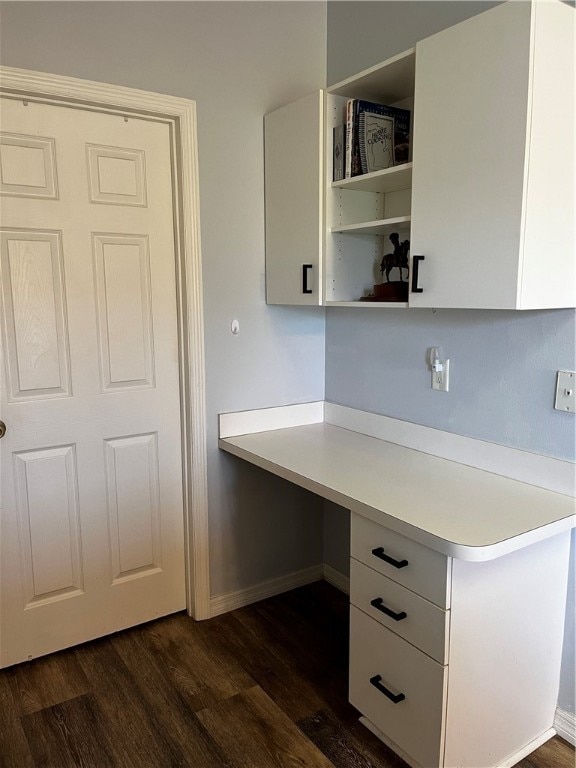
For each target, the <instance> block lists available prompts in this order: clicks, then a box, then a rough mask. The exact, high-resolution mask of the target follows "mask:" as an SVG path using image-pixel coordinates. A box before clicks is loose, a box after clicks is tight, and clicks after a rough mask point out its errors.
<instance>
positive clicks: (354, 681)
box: [350, 606, 448, 768]
mask: <svg viewBox="0 0 576 768" xmlns="http://www.w3.org/2000/svg"><path fill="white" fill-rule="evenodd" d="M447 670H448V667H443V666H442V665H441V664H438V663H437V662H435V661H433V660H432V659H431V658H429V657H428V656H426V655H425V654H423V653H422V652H421V651H419V650H417V649H416V648H414V646H412V645H410V644H409V643H407V642H406V641H405V640H402V639H401V638H400V637H398V636H397V635H395V634H394V633H393V632H390V631H389V630H387V629H386V628H385V627H383V626H381V625H380V624H378V623H377V622H375V621H374V620H373V619H371V618H370V617H369V616H366V615H365V614H364V613H362V612H361V611H359V610H358V609H357V608H355V607H354V606H351V608H350V702H351V703H352V704H353V705H354V706H355V707H356V708H357V709H359V710H360V712H361V713H362V714H363V715H364V716H365V717H367V718H368V720H370V721H371V722H372V723H374V725H375V726H376V727H377V728H379V729H380V730H381V731H382V733H384V734H385V735H386V736H387V737H388V738H389V739H391V740H392V741H393V742H394V743H395V744H397V745H398V746H399V747H400V749H402V750H404V751H405V752H406V753H407V754H408V755H409V756H410V757H412V758H413V759H414V760H415V761H416V762H417V763H419V764H420V765H422V766H426V768H437V767H438V766H439V765H440V760H441V755H442V752H443V743H444V709H445V707H444V701H445V689H446V684H447ZM386 691H388V695H387V693H386ZM401 694H402V695H403V696H404V698H403V699H402V700H400V701H393V700H392V699H391V698H389V696H396V697H399V696H400V695H401Z"/></svg>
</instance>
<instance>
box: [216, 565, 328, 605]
mask: <svg viewBox="0 0 576 768" xmlns="http://www.w3.org/2000/svg"><path fill="white" fill-rule="evenodd" d="M322 577H323V566H322V565H313V566H312V567H311V568H304V569H303V570H301V571H294V572H293V573H288V574H286V576H279V577H278V578H276V579H269V580H268V581H263V582H261V583H260V584H256V585H255V586H253V587H248V588H247V589H239V590H237V591H236V592H226V593H225V594H223V595H216V596H215V597H212V598H211V599H210V615H211V616H212V617H214V616H219V615H220V614H221V613H227V612H228V611H234V610H235V609H236V608H243V607H244V606H245V605H250V604H251V603H256V602H258V600H265V599H266V598H267V597H274V595H280V594H282V592H288V591H289V590H291V589H296V587H303V586H305V585H306V584H312V582H313V581H320V579H322Z"/></svg>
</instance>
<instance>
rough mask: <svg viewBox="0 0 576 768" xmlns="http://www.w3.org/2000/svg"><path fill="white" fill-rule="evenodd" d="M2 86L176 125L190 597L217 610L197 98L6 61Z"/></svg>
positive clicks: (191, 607) (202, 610) (199, 614)
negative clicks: (209, 483)
mask: <svg viewBox="0 0 576 768" xmlns="http://www.w3.org/2000/svg"><path fill="white" fill-rule="evenodd" d="M0 94H3V95H5V96H9V97H16V98H21V99H28V100H30V101H38V102H44V103H49V104H60V105H66V106H72V107H77V108H81V109H87V110H95V111H99V112H107V113H112V114H114V113H120V114H126V115H131V116H132V117H140V118H143V119H148V120H155V121H160V122H163V123H166V124H168V126H169V127H170V137H171V152H172V170H173V190H174V235H175V243H174V245H175V252H176V282H177V285H176V294H177V307H178V335H179V363H180V407H181V417H182V418H181V421H182V474H183V486H184V487H183V506H184V536H185V542H184V544H185V546H184V549H185V553H186V605H187V611H188V614H189V615H190V616H192V617H194V618H195V619H207V618H209V617H210V583H209V561H208V552H209V550H208V498H207V468H206V409H205V372H204V321H203V308H202V265H201V251H200V215H199V186H198V153H197V140H196V104H195V102H193V101H190V100H189V99H182V98H178V97H175V96H166V95H164V94H158V93H150V92H148V91H141V90H136V89H133V88H126V87H123V86H117V85H109V84H106V83H98V82H94V81H91V80H80V79H78V78H74V77H64V76H61V75H53V74H48V73H44V72H34V71H31V70H26V69H16V68H13V67H4V66H0Z"/></svg>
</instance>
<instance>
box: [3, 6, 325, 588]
mask: <svg viewBox="0 0 576 768" xmlns="http://www.w3.org/2000/svg"><path fill="white" fill-rule="evenodd" d="M1 16H2V29H1V34H2V38H1V48H0V51H1V57H2V63H3V64H5V65H8V66H13V67H21V68H25V69H33V70H40V71H46V72H54V73H58V74H63V75H69V76H72V77H81V78H85V79H90V80H98V81H102V82H108V83H115V84H119V85H125V86H131V87H135V88H142V89H145V90H149V91H157V92H160V93H168V94H172V95H175V96H181V97H186V98H190V99H194V100H195V101H196V104H197V108H198V138H199V158H200V199H201V227H202V257H203V269H204V307H205V322H206V364H207V381H206V383H207V419H208V462H209V465H208V475H209V512H210V554H211V572H212V585H211V587H212V594H214V595H216V594H220V593H223V592H227V591H232V590H236V589H240V588H242V587H245V586H250V585H252V584H255V583H257V582H259V581H261V580H264V579H267V578H272V577H275V576H278V575H281V574H284V573H286V572H289V571H291V570H295V569H299V568H304V567H308V566H310V565H313V564H317V563H319V562H321V559H322V509H321V505H320V503H319V502H318V500H317V499H316V498H315V497H313V496H310V495H308V494H306V493H305V492H304V491H301V490H299V489H297V488H295V487H293V486H291V485H289V484H287V483H283V482H281V481H279V480H276V479H275V478H274V477H272V476H271V475H268V474H267V473H265V472H261V471H259V470H257V469H255V468H251V467H249V466H248V465H245V464H244V463H243V462H241V461H240V460H236V459H234V458H233V457H230V456H227V455H226V456H225V455H220V453H219V452H218V448H217V445H216V438H217V434H216V430H217V414H218V413H219V412H222V411H235V410H243V409H250V408H261V407H266V406H270V405H280V404H288V403H296V402H303V401H310V400H322V399H323V397H324V316H323V313H322V312H321V311H319V310H315V311H314V310H308V311H307V310H300V309H290V308H275V307H267V306H266V304H265V297H264V181H263V177H264V174H263V115H264V114H265V113H266V112H269V111H271V110H272V109H275V108H276V107H278V106H280V105H281V104H283V103H286V102H288V101H291V100H293V99H296V98H299V97H300V96H302V95H304V94H306V93H309V92H311V91H313V90H314V89H316V88H319V87H321V86H323V84H324V82H325V67H326V6H325V4H324V3H318V2H298V3H292V2H274V3H261V2H254V3H251V2H231V3H227V2H216V3H213V2H158V3H157V2H142V3H141V2H103V3H98V2H96V3H92V2H90V3H85V2H63V3H52V2H39V3H35V2H31V3H21V2H17V3H4V4H2V6H1ZM233 318H238V319H239V321H240V335H239V336H238V337H234V336H232V334H231V333H230V330H229V328H230V321H231V320H232V319H233Z"/></svg>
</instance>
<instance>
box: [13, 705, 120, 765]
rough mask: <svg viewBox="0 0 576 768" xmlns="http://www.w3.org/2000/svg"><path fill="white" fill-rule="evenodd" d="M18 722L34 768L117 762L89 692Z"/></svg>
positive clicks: (114, 763) (26, 716)
mask: <svg viewBox="0 0 576 768" xmlns="http://www.w3.org/2000/svg"><path fill="white" fill-rule="evenodd" d="M22 725H23V728H24V731H25V733H26V738H27V740H28V744H29V746H30V751H31V752H32V754H33V757H34V765H35V766H37V767H38V768H96V766H97V768H115V766H118V765H119V764H118V763H117V762H116V760H115V759H114V756H113V750H112V748H111V745H110V743H109V741H108V738H107V735H106V733H105V731H104V728H103V722H102V718H101V715H100V712H99V709H98V705H97V704H96V702H95V700H94V697H93V696H92V694H84V695H83V696H79V697H78V698H76V699H70V700H68V701H65V702H64V703H62V704H56V705H55V706H53V707H47V708H46V709H42V710H40V711H39V712H34V713H33V714H30V715H25V716H24V717H23V718H22Z"/></svg>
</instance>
